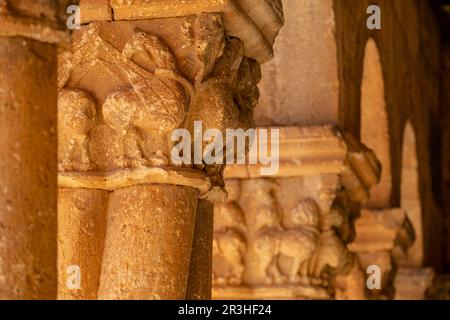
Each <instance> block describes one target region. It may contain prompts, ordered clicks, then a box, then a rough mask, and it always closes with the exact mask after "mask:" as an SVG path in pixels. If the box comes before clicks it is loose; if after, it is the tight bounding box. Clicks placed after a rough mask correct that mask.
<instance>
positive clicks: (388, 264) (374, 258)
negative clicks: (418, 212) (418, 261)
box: [348, 208, 415, 298]
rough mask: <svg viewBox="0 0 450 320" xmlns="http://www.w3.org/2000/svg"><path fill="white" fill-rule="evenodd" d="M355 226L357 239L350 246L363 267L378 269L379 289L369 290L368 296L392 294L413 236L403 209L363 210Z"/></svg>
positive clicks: (377, 296) (410, 225)
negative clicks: (401, 262) (400, 262)
mask: <svg viewBox="0 0 450 320" xmlns="http://www.w3.org/2000/svg"><path fill="white" fill-rule="evenodd" d="M355 229H356V238H355V241H353V242H352V243H350V244H349V246H348V247H349V249H350V250H351V251H352V252H355V253H356V254H357V255H358V257H359V259H360V261H361V265H362V267H363V269H364V270H366V269H367V267H368V266H370V265H376V266H378V267H379V268H380V272H381V289H380V290H370V292H368V293H369V297H371V298H380V297H382V296H388V297H392V295H393V288H394V279H396V277H397V275H396V274H397V269H398V262H399V261H400V260H401V259H402V258H404V257H405V255H406V253H407V251H408V249H409V248H410V247H411V246H412V244H413V242H414V237H415V236H414V230H413V227H412V224H411V222H410V221H409V219H408V217H407V214H406V212H405V210H403V209H400V208H392V209H384V210H370V209H363V210H362V211H361V216H360V217H359V219H358V220H357V221H356V223H355ZM396 281H397V280H395V282H396Z"/></svg>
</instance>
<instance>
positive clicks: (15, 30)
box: [0, 0, 65, 299]
mask: <svg viewBox="0 0 450 320" xmlns="http://www.w3.org/2000/svg"><path fill="white" fill-rule="evenodd" d="M57 13H58V7H57V5H56V2H55V1H39V3H36V1H32V0H29V1H9V0H8V1H5V0H3V1H0V61H1V62H0V83H1V90H0V122H1V123H2V125H1V126H0V135H1V137H2V138H1V139H0V150H2V151H1V153H0V181H1V187H0V299H54V298H55V297H56V192H57V186H56V172H57V170H56V44H57V43H59V42H61V41H64V40H65V32H64V31H62V29H60V28H61V26H60V24H59V20H58V16H57Z"/></svg>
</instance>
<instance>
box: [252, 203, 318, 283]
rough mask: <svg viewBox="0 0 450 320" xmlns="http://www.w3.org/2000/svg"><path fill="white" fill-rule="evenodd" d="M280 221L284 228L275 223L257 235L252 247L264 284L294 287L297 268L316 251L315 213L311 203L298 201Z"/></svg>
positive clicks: (315, 208) (316, 226)
mask: <svg viewBox="0 0 450 320" xmlns="http://www.w3.org/2000/svg"><path fill="white" fill-rule="evenodd" d="M284 221H285V225H284V227H283V226H281V223H276V224H274V225H273V226H272V227H269V228H262V229H259V231H258V232H257V236H256V240H255V247H256V252H257V255H258V256H259V258H260V261H261V267H262V268H263V269H264V270H265V272H266V278H265V283H266V284H274V283H276V284H282V283H298V282H299V280H300V276H299V272H300V268H301V266H302V265H303V264H304V263H305V262H306V261H308V259H309V258H310V257H311V255H312V254H313V253H314V251H315V249H316V247H317V242H318V238H319V237H318V236H319V230H318V222H319V210H318V208H317V205H316V204H315V202H314V201H313V200H310V199H306V200H302V201H300V202H299V204H298V206H297V207H296V208H294V209H293V210H291V211H290V212H289V213H288V215H287V216H285V217H284ZM279 222H281V219H280V220H279ZM289 260H290V265H289V266H288V267H286V265H288V264H286V263H285V262H289ZM283 269H284V270H283ZM283 271H284V272H283ZM305 275H306V274H305Z"/></svg>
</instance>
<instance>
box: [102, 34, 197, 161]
mask: <svg viewBox="0 0 450 320" xmlns="http://www.w3.org/2000/svg"><path fill="white" fill-rule="evenodd" d="M122 57H123V60H124V61H126V62H127V63H128V64H130V66H133V68H127V69H125V72H126V74H127V78H128V82H129V83H130V84H131V85H130V87H129V88H127V89H119V90H117V91H115V92H112V93H110V94H109V95H108V97H107V98H106V101H105V102H104V104H103V107H102V112H103V118H104V120H105V122H106V123H107V124H108V125H109V126H110V127H111V128H112V129H114V130H115V131H116V133H117V134H118V135H119V137H120V141H121V144H122V145H123V154H122V155H121V157H120V160H119V163H120V166H121V167H138V166H147V165H152V166H161V165H168V164H169V160H168V158H167V157H166V155H168V154H169V150H165V146H164V137H165V135H166V134H167V133H168V132H170V131H171V130H173V129H175V128H177V127H178V126H179V125H180V124H181V123H182V121H183V120H184V118H185V115H186V112H187V111H188V104H189V100H190V96H191V95H192V88H191V85H190V84H189V83H188V81H186V80H184V79H183V78H182V77H181V76H179V74H178V67H177V63H176V61H175V58H174V56H173V55H172V54H171V53H170V51H169V49H168V48H167V46H166V45H165V44H164V43H162V42H161V41H160V40H159V39H158V38H156V37H154V36H151V35H148V34H146V33H144V32H140V31H137V32H136V33H135V35H134V36H133V38H132V39H131V40H130V41H129V42H128V43H127V44H126V45H125V48H124V50H123V52H122ZM167 147H168V146H167Z"/></svg>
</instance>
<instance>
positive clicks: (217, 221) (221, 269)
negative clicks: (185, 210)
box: [213, 181, 247, 285]
mask: <svg viewBox="0 0 450 320" xmlns="http://www.w3.org/2000/svg"><path fill="white" fill-rule="evenodd" d="M227 191H228V195H229V197H228V202H227V203H225V204H219V205H217V207H216V208H215V209H214V239H213V259H214V260H215V261H216V262H217V263H215V264H214V265H213V282H214V283H216V284H219V285H226V284H230V285H240V284H241V283H242V276H243V272H244V256H245V252H246V246H247V239H246V237H245V235H246V229H247V227H246V221H245V215H244V212H243V211H242V209H241V208H240V207H239V205H238V203H237V201H238V198H239V194H240V183H239V181H230V182H229V183H228V188H227Z"/></svg>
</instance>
